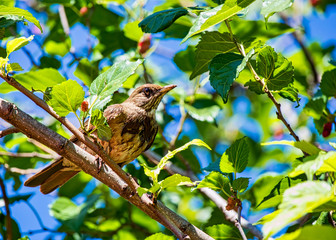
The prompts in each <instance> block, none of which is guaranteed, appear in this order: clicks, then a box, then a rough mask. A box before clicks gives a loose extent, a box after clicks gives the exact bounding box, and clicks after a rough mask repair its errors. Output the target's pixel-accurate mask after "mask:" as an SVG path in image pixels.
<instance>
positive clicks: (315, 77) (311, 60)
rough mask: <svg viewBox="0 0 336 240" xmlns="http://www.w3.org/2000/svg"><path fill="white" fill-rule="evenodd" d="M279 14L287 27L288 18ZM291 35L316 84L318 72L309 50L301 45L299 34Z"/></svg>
mask: <svg viewBox="0 0 336 240" xmlns="http://www.w3.org/2000/svg"><path fill="white" fill-rule="evenodd" d="M279 14H280V17H281V19H282V20H283V21H284V22H285V23H286V24H287V25H289V21H288V17H287V16H286V15H285V14H284V13H279ZM291 35H292V36H293V38H294V39H295V41H296V42H297V43H298V44H299V45H300V47H301V49H302V52H303V54H304V55H305V57H306V59H307V61H308V64H309V66H310V69H311V71H312V73H313V79H314V83H315V84H318V83H319V82H320V79H319V75H318V72H317V69H316V66H315V62H314V59H313V57H312V55H311V54H310V52H309V50H308V49H307V47H306V45H305V44H304V43H303V39H302V36H301V34H300V33H299V32H298V31H294V32H292V34H291Z"/></svg>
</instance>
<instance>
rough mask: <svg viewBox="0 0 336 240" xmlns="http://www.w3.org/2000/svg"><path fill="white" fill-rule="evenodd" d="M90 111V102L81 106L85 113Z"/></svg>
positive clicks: (85, 102) (84, 102)
mask: <svg viewBox="0 0 336 240" xmlns="http://www.w3.org/2000/svg"><path fill="white" fill-rule="evenodd" d="M88 109H89V102H88V101H83V102H82V104H81V110H82V111H83V112H86V111H87V110H88Z"/></svg>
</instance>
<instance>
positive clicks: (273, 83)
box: [256, 46, 294, 90]
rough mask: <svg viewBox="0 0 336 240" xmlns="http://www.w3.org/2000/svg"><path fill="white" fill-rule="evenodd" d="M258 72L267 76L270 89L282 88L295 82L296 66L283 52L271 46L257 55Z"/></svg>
mask: <svg viewBox="0 0 336 240" xmlns="http://www.w3.org/2000/svg"><path fill="white" fill-rule="evenodd" d="M256 60H257V73H258V74H259V75H260V76H262V77H263V78H265V82H266V84H267V87H268V89H269V90H281V89H282V88H284V87H287V86H288V85H289V84H290V83H291V82H293V76H294V68H293V66H292V63H291V62H290V61H288V60H287V59H286V58H285V57H284V56H282V54H281V53H276V52H275V51H274V49H273V48H272V47H270V46H266V47H264V48H263V49H261V50H260V52H259V54H258V55H257V59H256Z"/></svg>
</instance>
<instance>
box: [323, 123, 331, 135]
mask: <svg viewBox="0 0 336 240" xmlns="http://www.w3.org/2000/svg"><path fill="white" fill-rule="evenodd" d="M331 128H332V122H327V123H326V124H324V126H323V132H322V136H323V137H328V136H329V135H330V133H331Z"/></svg>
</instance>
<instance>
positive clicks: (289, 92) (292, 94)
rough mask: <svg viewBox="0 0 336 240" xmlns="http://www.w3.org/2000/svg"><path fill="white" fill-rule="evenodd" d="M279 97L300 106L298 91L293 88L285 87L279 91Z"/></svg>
mask: <svg viewBox="0 0 336 240" xmlns="http://www.w3.org/2000/svg"><path fill="white" fill-rule="evenodd" d="M279 95H280V96H281V97H283V98H286V99H288V100H290V101H292V102H297V106H296V107H299V106H300V99H301V98H299V91H298V90H297V89H296V88H295V87H293V86H289V87H285V88H283V89H281V90H280V92H279Z"/></svg>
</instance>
